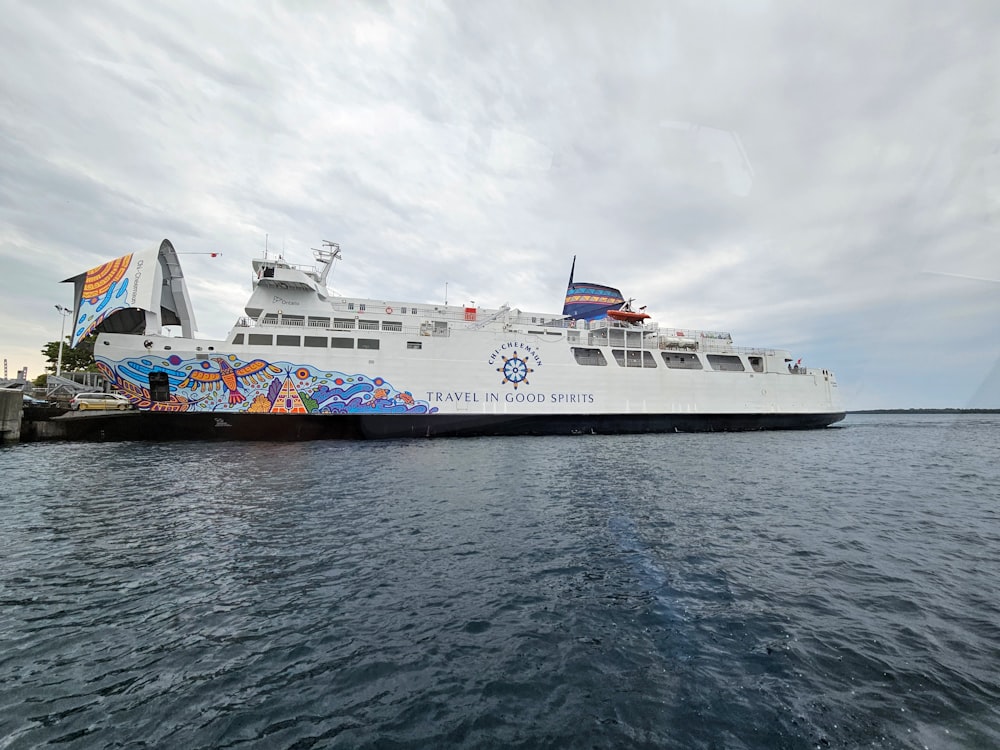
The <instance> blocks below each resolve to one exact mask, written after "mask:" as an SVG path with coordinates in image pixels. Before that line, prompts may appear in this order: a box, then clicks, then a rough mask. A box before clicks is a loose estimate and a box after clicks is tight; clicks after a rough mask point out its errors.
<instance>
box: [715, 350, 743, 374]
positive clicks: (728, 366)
mask: <svg viewBox="0 0 1000 750" xmlns="http://www.w3.org/2000/svg"><path fill="white" fill-rule="evenodd" d="M708 364H709V365H711V367H712V369H713V370H718V371H719V372H743V371H744V370H745V369H746V368H745V367H744V366H743V363H742V362H741V361H740V358H739V357H737V356H736V355H735V354H709V355H708Z"/></svg>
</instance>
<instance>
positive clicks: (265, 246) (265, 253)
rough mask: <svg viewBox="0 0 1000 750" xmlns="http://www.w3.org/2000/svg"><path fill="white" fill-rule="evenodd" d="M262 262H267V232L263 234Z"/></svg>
mask: <svg viewBox="0 0 1000 750" xmlns="http://www.w3.org/2000/svg"><path fill="white" fill-rule="evenodd" d="M264 260H267V232H264Z"/></svg>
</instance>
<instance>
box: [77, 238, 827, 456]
mask: <svg viewBox="0 0 1000 750" xmlns="http://www.w3.org/2000/svg"><path fill="white" fill-rule="evenodd" d="M314 254H315V261H316V265H314V266H302V265H296V264H293V263H289V262H287V261H286V260H285V259H284V258H282V257H277V258H274V257H272V258H268V257H266V254H265V257H262V258H257V259H255V260H254V261H253V271H254V282H253V290H252V293H251V295H250V299H249V300H248V301H247V303H246V306H245V308H244V313H245V315H244V316H243V317H240V318H239V319H238V320H237V321H236V324H235V325H234V326H233V328H232V329H231V330H230V331H229V333H228V334H227V335H226V338H225V339H215V340H213V339H203V338H198V337H196V335H195V330H196V326H195V319H194V313H193V311H192V306H191V301H190V298H189V295H188V291H187V287H186V285H185V282H184V275H183V273H182V270H181V265H180V262H179V260H178V257H177V253H176V251H175V250H174V247H173V246H172V245H171V243H170V242H169V241H168V240H164V241H163V242H162V243H160V245H159V246H154V247H152V248H150V249H148V250H146V251H143V252H136V253H131V254H129V255H125V256H122V257H120V258H116V259H115V260H112V261H110V262H108V263H105V264H103V265H101V266H99V267H97V268H93V269H91V270H89V271H86V272H85V273H82V274H80V275H78V276H75V277H73V278H71V279H67V281H68V282H73V283H75V286H76V305H75V311H74V321H75V325H74V327H73V339H72V343H73V345H76V344H77V343H78V342H79V341H81V340H82V339H84V338H86V337H88V336H90V335H91V334H93V333H95V332H96V333H98V334H99V335H98V337H97V339H96V343H95V348H94V354H95V358H96V360H97V363H98V367H99V368H100V370H101V371H102V372H103V373H104V375H105V377H106V378H107V379H108V381H109V382H110V384H111V385H112V387H113V388H114V389H115V390H117V391H119V392H120V393H122V394H124V395H125V396H127V397H128V398H129V399H130V400H131V402H132V403H133V404H134V405H135V406H136V407H137V409H138V410H139V412H140V417H141V420H140V422H141V427H140V426H139V423H135V422H132V423H130V424H133V425H134V426H133V428H132V430H133V431H137V430H138V431H140V433H141V435H142V436H144V437H152V438H171V439H176V438H187V437H191V438H205V437H209V438H211V437H218V438H241V439H313V438H356V437H366V438H387V437H409V436H459V435H524V434H590V433H596V434H601V433H645V432H674V431H679V432H688V431H715V430H763V429H805V428H820V427H826V426H828V425H830V424H833V423H835V422H837V421H839V420H841V419H843V418H844V408H843V406H842V405H841V401H840V398H839V394H838V389H837V381H836V378H835V377H834V375H833V373H832V372H831V371H830V370H827V369H819V368H814V367H803V366H801V364H800V362H799V361H798V360H795V359H793V356H792V355H791V354H790V353H789V352H787V351H784V350H781V349H771V348H754V347H750V348H746V347H736V346H734V345H733V341H732V337H731V336H730V335H729V334H728V333H723V332H720V331H702V330H696V329H691V328H676V327H670V326H662V325H659V324H657V323H655V322H653V321H652V320H651V318H650V316H649V315H648V314H646V313H645V312H644V311H643V310H633V309H632V308H631V306H630V305H629V303H627V302H626V301H625V299H624V298H623V297H622V295H621V294H620V292H619V291H618V290H617V289H614V288H612V287H607V286H603V285H598V284H587V283H581V282H575V281H573V272H572V271H571V273H570V283H569V286H568V288H567V294H566V300H565V304H564V307H563V312H562V313H558V314H557V313H543V312H525V311H522V310H519V309H516V308H510V307H508V306H506V305H505V306H503V307H501V308H499V309H485V308H480V307H475V306H465V305H460V306H456V305H448V304H440V305H438V304H432V303H420V302H408V301H404V300H399V299H368V298H357V297H344V296H338V295H335V294H332V293H331V292H330V291H329V290H328V289H327V286H326V281H327V276H328V274H329V272H330V269H331V268H332V265H333V263H334V262H335V261H336V260H338V259H339V258H340V248H339V247H338V246H337V245H336V244H334V243H324V247H323V248H322V249H321V250H316V251H314ZM574 268H575V259H574ZM165 326H172V327H179V328H180V335H179V336H177V335H165V333H164V327H165Z"/></svg>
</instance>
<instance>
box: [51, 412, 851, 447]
mask: <svg viewBox="0 0 1000 750" xmlns="http://www.w3.org/2000/svg"><path fill="white" fill-rule="evenodd" d="M844 414H845V413H844V412H833V413H827V414H592V415H580V414H565V415H563V414H544V415H535V416H524V415H508V416H500V415H483V414H476V415H462V414H448V415H441V414H436V415H432V416H429V415H402V414H399V415H397V414H387V415H361V414H346V415H337V416H319V415H284V414H283V415H268V414H220V415H214V414H199V413H188V414H183V413H181V414H177V413H157V412H141V413H138V414H137V413H129V414H123V415H121V416H110V415H109V416H101V417H97V416H96V415H95V417H94V418H92V419H84V418H81V419H74V420H72V421H67V422H66V423H65V424H66V434H65V435H64V436H62V437H63V439H69V440H336V439H342V440H343V439H346V440H357V439H376V440H377V439H387V438H409V437H475V436H488V435H581V434H595V435H626V434H642V433H663V432H746V431H751V430H811V429H819V428H823V427H827V426H829V425H831V424H834V423H835V422H839V421H840V420H842V419H843V418H844Z"/></svg>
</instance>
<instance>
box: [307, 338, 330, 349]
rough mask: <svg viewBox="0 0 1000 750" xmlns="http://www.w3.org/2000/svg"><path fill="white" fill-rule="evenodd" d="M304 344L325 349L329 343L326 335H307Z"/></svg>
mask: <svg viewBox="0 0 1000 750" xmlns="http://www.w3.org/2000/svg"><path fill="white" fill-rule="evenodd" d="M303 344H305V345H306V346H308V347H311V348H313V349H325V348H326V345H327V341H326V336H306V337H305V340H304V341H303Z"/></svg>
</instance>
